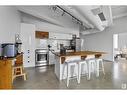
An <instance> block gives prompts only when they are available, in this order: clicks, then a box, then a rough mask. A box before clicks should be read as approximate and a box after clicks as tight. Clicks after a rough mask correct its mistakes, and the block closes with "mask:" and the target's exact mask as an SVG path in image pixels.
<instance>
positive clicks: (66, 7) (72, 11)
mask: <svg viewBox="0 0 127 95" xmlns="http://www.w3.org/2000/svg"><path fill="white" fill-rule="evenodd" d="M60 7H62V8H63V9H65V10H66V11H67V12H69V13H70V14H72V15H73V16H75V17H76V18H78V19H80V20H81V21H82V22H83V25H84V26H85V27H86V28H94V26H93V25H92V24H90V23H89V22H88V21H87V20H86V19H85V18H84V17H83V16H82V15H81V14H80V13H78V11H76V10H75V9H73V8H72V7H70V6H60Z"/></svg>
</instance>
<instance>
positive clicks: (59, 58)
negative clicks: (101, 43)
mask: <svg viewBox="0 0 127 95" xmlns="http://www.w3.org/2000/svg"><path fill="white" fill-rule="evenodd" d="M104 54H106V52H97V51H77V52H66V54H60V53H59V52H55V55H56V56H55V58H54V60H55V74H56V76H57V78H58V79H59V80H62V71H63V63H64V62H65V60H66V59H69V58H71V59H73V58H74V59H76V58H77V57H78V58H81V59H89V58H100V57H102V55H104ZM64 75H65V76H64V77H63V79H65V78H66V77H67V76H66V67H65V72H64Z"/></svg>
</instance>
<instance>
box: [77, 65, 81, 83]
mask: <svg viewBox="0 0 127 95" xmlns="http://www.w3.org/2000/svg"><path fill="white" fill-rule="evenodd" d="M80 79H81V64H80V63H79V64H78V83H80Z"/></svg>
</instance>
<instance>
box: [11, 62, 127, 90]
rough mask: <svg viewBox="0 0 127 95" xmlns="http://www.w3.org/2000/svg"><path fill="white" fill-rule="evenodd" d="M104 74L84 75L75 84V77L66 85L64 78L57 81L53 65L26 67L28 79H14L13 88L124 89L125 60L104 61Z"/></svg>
mask: <svg viewBox="0 0 127 95" xmlns="http://www.w3.org/2000/svg"><path fill="white" fill-rule="evenodd" d="M104 65H105V72H106V74H105V76H104V75H103V74H102V73H101V74H100V77H99V78H96V77H95V75H94V74H93V75H92V78H91V80H89V81H88V80H86V77H82V78H81V83H80V84H77V82H76V79H73V80H71V81H70V85H69V87H68V88H67V87H66V80H63V81H58V80H57V78H56V76H55V73H54V66H48V67H39V68H27V69H26V72H27V75H28V76H27V77H28V79H27V80H26V81H24V80H23V79H22V77H20V78H17V79H15V80H14V83H13V87H14V89H126V86H127V61H126V60H124V61H123V60H122V61H117V62H115V63H112V62H107V61H106V62H104Z"/></svg>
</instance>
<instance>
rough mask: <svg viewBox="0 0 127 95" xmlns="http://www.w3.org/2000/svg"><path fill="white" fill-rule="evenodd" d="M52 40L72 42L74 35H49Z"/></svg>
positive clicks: (51, 33)
mask: <svg viewBox="0 0 127 95" xmlns="http://www.w3.org/2000/svg"><path fill="white" fill-rule="evenodd" d="M49 38H50V39H61V40H71V39H72V35H71V34H65V33H53V32H50V33H49Z"/></svg>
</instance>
